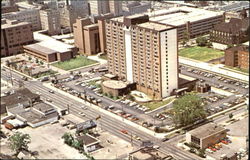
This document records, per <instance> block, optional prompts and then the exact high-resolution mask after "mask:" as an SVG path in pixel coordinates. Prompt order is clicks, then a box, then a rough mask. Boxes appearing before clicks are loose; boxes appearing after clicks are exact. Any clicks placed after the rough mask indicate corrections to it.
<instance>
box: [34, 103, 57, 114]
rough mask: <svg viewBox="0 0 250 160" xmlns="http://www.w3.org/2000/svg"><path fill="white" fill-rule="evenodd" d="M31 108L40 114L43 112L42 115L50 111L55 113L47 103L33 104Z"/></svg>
mask: <svg viewBox="0 0 250 160" xmlns="http://www.w3.org/2000/svg"><path fill="white" fill-rule="evenodd" d="M33 108H35V109H37V110H39V111H40V112H43V113H47V112H49V111H52V110H54V111H55V109H54V108H53V107H52V106H51V105H49V104H47V103H37V104H34V105H33Z"/></svg>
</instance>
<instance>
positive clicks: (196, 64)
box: [179, 56, 249, 82]
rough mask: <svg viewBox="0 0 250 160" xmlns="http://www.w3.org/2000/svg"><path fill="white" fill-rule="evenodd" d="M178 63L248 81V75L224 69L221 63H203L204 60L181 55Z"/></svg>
mask: <svg viewBox="0 0 250 160" xmlns="http://www.w3.org/2000/svg"><path fill="white" fill-rule="evenodd" d="M179 63H180V64H184V65H188V66H191V67H194V68H199V69H201V70H205V71H209V72H212V73H216V74H220V75H223V76H225V77H229V78H231V79H237V80H240V81H245V82H249V75H245V74H240V73H237V72H233V71H231V70H228V69H224V68H223V66H224V65H221V64H218V65H214V64H209V63H205V62H201V61H197V60H193V59H190V58H186V57H181V56H179Z"/></svg>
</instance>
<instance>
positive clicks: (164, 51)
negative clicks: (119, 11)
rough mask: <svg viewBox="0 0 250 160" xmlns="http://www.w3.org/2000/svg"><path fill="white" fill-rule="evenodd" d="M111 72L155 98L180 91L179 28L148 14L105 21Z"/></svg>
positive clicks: (161, 97)
mask: <svg viewBox="0 0 250 160" xmlns="http://www.w3.org/2000/svg"><path fill="white" fill-rule="evenodd" d="M105 25H106V42H107V55H108V69H109V72H110V73H111V74H113V75H117V76H118V77H119V78H120V79H121V80H124V81H128V82H131V83H136V88H137V90H139V91H141V92H144V93H146V94H148V95H149V96H151V97H152V98H153V99H163V98H165V97H168V96H170V95H171V94H172V93H173V91H174V89H177V88H178V43H177V28H176V27H172V26H169V25H164V24H159V23H157V22H150V21H149V17H148V16H147V15H132V16H127V17H125V18H124V17H118V18H113V19H110V20H106V24H105Z"/></svg>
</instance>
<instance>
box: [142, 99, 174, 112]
mask: <svg viewBox="0 0 250 160" xmlns="http://www.w3.org/2000/svg"><path fill="white" fill-rule="evenodd" d="M174 101H175V99H173V100H172V101H170V102H169V103H168V104H166V105H164V106H161V107H159V108H156V109H154V110H152V111H148V112H145V114H150V113H152V112H155V111H157V110H160V109H162V108H164V107H167V106H168V105H170V104H171V103H173V102H174Z"/></svg>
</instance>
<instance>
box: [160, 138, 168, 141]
mask: <svg viewBox="0 0 250 160" xmlns="http://www.w3.org/2000/svg"><path fill="white" fill-rule="evenodd" d="M168 140H169V138H163V139H162V140H161V141H162V142H166V141H168Z"/></svg>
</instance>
